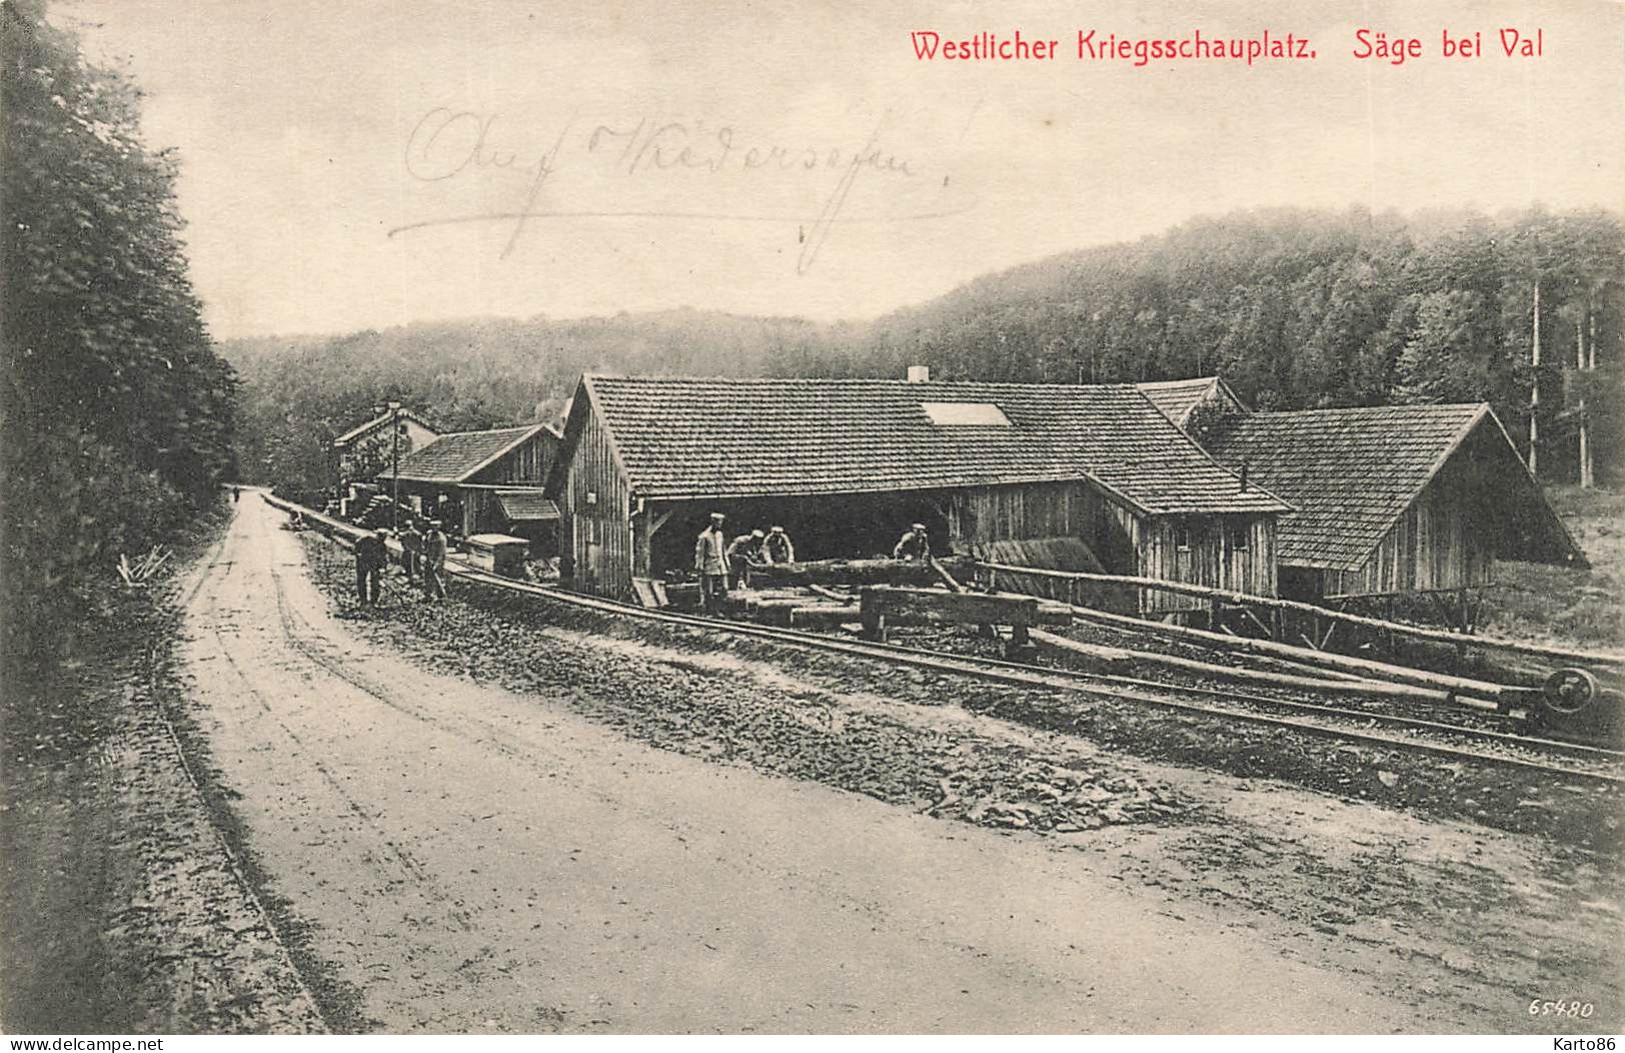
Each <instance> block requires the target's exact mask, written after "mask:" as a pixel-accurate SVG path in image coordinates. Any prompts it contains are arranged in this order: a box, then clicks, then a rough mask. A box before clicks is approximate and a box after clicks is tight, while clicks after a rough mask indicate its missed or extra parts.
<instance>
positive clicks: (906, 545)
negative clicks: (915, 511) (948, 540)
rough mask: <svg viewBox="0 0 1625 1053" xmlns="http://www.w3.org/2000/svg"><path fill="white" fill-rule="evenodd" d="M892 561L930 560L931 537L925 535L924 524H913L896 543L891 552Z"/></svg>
mask: <svg viewBox="0 0 1625 1053" xmlns="http://www.w3.org/2000/svg"><path fill="white" fill-rule="evenodd" d="M891 555H892V559H912V560H926V559H930V558H931V535H930V534H927V533H926V530H925V524H924V523H915V524H914V525H913V526H912V527H910V528H909V529H908V530H907V531H906V532H905V533H904V534H903V536H902V538H900V539H899V540H898V542H897V547H896V548H894V549H892V551H891Z"/></svg>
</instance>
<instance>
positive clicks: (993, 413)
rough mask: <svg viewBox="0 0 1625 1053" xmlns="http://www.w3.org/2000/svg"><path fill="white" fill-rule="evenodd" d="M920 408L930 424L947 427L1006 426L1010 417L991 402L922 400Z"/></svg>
mask: <svg viewBox="0 0 1625 1053" xmlns="http://www.w3.org/2000/svg"><path fill="white" fill-rule="evenodd" d="M920 408H921V409H923V410H925V415H926V416H927V417H930V418H931V423H932V424H940V425H944V426H948V427H953V426H974V425H980V426H981V427H984V428H1008V427H1010V418H1009V417H1006V416H1005V415H1004V410H1002V409H1000V408H999V407H997V406H995V405H994V404H993V403H991V402H922V403H920Z"/></svg>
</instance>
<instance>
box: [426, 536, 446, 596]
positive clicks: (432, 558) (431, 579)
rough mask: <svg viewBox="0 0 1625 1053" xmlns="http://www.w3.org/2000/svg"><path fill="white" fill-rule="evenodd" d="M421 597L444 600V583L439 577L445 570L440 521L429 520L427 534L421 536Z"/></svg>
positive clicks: (444, 552)
mask: <svg viewBox="0 0 1625 1053" xmlns="http://www.w3.org/2000/svg"><path fill="white" fill-rule="evenodd" d="M421 569H422V571H423V596H424V598H425V599H430V600H443V599H445V598H446V583H445V582H444V581H443V580H442V579H441V575H442V574H443V573H445V570H446V535H444V534H442V533H441V532H440V520H438V519H431V520H429V532H428V533H427V534H424V535H423V566H422V568H421Z"/></svg>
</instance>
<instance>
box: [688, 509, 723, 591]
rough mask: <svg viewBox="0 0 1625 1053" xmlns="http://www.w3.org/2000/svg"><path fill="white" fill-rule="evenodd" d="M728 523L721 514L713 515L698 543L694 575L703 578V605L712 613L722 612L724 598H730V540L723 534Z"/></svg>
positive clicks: (696, 545) (696, 540) (701, 582)
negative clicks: (723, 528) (724, 525)
mask: <svg viewBox="0 0 1625 1053" xmlns="http://www.w3.org/2000/svg"><path fill="white" fill-rule="evenodd" d="M725 519H727V516H724V515H723V514H722V513H721V512H712V513H711V523H710V525H709V526H707V527H706V528H705V529H704V530H702V531H700V536H699V537H698V538H696V539H695V541H694V571H695V573H697V574H698V575H699V576H700V605H701V606H702V607H704V608H705V610H706V611H707V612H708V613H712V614H715V613H716V612H717V611H719V610H721V609H722V601H723V598H724V597H726V596H727V595H728V540H727V538H725V537H724V536H723V534H722V523H723V521H724V520H725Z"/></svg>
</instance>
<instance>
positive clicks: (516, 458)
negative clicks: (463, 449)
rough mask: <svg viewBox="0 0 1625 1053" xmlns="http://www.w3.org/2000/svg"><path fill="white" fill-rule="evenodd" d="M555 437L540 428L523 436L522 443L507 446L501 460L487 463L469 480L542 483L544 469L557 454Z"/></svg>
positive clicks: (536, 484) (491, 482) (519, 483)
mask: <svg viewBox="0 0 1625 1053" xmlns="http://www.w3.org/2000/svg"><path fill="white" fill-rule="evenodd" d="M558 442H559V440H558V439H557V437H555V436H554V435H553V433H552V432H549V431H547V430H545V429H544V430H542V431H539V432H537V433H536V434H535V435H533V436H531V437H530V438H529V439H526V440H525V441H524V443H523V444H521V445H520V446H518V447H517V448H515V449H512V450H509V451H508V452H507V454H505V455H504V456H503V458H502V459H501V460H500V461H497V462H496V463H495V464H492V465H488V466H486V467H485V468H484V469H482V470H481V471H479V472H478V473H476V474H475V476H474V478H472V479H470V480H469V482H471V483H483V484H485V485H488V486H501V485H503V484H504V483H512V484H514V485H515V486H541V485H542V484H543V483H545V482H547V473H548V471H549V470H550V469H551V468H552V467H553V461H554V460H555V459H556V458H557V457H558Z"/></svg>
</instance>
